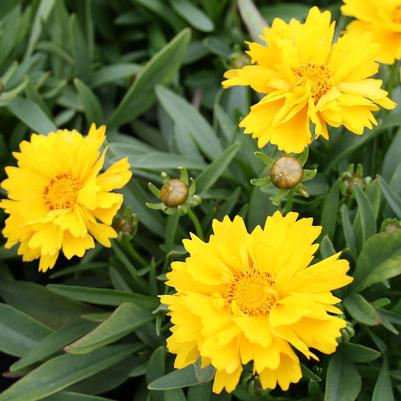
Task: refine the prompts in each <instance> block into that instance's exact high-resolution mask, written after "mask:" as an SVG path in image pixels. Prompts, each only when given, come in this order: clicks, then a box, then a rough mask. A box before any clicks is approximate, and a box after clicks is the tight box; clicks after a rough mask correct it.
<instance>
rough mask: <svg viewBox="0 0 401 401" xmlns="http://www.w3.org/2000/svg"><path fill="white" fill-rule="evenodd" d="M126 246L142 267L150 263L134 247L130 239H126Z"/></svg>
mask: <svg viewBox="0 0 401 401" xmlns="http://www.w3.org/2000/svg"><path fill="white" fill-rule="evenodd" d="M123 244H124V248H125V249H126V250H127V252H128V253H129V254H130V255H131V256H132V258H133V259H135V260H136V261H137V262H138V263H139V264H140V265H141V266H142V267H144V266H147V265H148V264H149V263H148V262H147V260H146V259H145V258H143V257H142V256H141V255H140V254H139V253H138V251H137V250H136V249H135V248H134V246H133V245H132V244H131V242H130V241H127V240H124V242H123Z"/></svg>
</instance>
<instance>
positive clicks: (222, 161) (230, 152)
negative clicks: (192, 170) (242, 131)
mask: <svg viewBox="0 0 401 401" xmlns="http://www.w3.org/2000/svg"><path fill="white" fill-rule="evenodd" d="M240 147H241V144H240V143H239V142H236V143H233V144H232V145H230V146H229V147H228V148H227V149H226V150H225V151H224V152H223V153H222V154H221V155H220V156H218V157H217V158H216V159H214V160H213V162H212V163H211V164H210V165H209V166H208V167H207V168H205V169H204V170H203V171H202V172H201V173H200V174H199V175H198V176H197V177H196V180H195V181H196V191H197V193H199V194H200V195H202V194H203V193H205V192H206V191H207V190H208V189H210V188H211V187H212V186H213V184H214V183H215V182H216V181H217V180H218V179H219V178H220V176H221V175H222V174H223V173H224V172H225V171H226V169H227V167H228V166H229V164H230V163H231V161H232V160H233V159H234V157H235V155H236V154H237V152H238V150H239V148H240Z"/></svg>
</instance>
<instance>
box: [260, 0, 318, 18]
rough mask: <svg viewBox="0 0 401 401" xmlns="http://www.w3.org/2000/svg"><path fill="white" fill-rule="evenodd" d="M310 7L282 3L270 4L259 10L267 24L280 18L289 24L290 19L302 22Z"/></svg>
mask: <svg viewBox="0 0 401 401" xmlns="http://www.w3.org/2000/svg"><path fill="white" fill-rule="evenodd" d="M309 9H310V7H309V6H308V5H306V4H299V3H287V2H286V3H284V4H271V5H268V6H264V7H262V8H261V9H260V11H261V13H262V14H263V16H264V17H265V18H266V20H267V22H269V23H271V22H273V20H274V18H281V19H283V20H284V21H286V22H289V21H290V20H291V18H295V19H297V20H303V19H305V17H306V16H307V15H308V11H309Z"/></svg>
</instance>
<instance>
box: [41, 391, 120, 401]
mask: <svg viewBox="0 0 401 401" xmlns="http://www.w3.org/2000/svg"><path fill="white" fill-rule="evenodd" d="M42 400H43V401H113V400H112V399H110V398H104V397H96V396H94V395H88V394H78V393H73V392H67V391H61V392H60V393H57V394H53V395H51V396H50V397H46V398H42Z"/></svg>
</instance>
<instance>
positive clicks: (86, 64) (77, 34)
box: [68, 14, 91, 81]
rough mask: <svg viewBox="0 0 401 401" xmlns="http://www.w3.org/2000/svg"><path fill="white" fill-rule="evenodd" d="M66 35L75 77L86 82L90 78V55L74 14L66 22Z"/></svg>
mask: <svg viewBox="0 0 401 401" xmlns="http://www.w3.org/2000/svg"><path fill="white" fill-rule="evenodd" d="M68 33H69V37H70V42H71V48H72V55H73V58H74V62H75V69H76V73H75V74H76V76H77V77H79V78H80V79H82V80H84V81H87V80H89V77H90V70H91V68H90V67H91V55H90V51H89V47H88V44H87V41H86V39H85V37H84V35H83V33H82V29H81V26H80V24H79V21H78V18H77V16H76V15H75V14H71V15H70V18H69V21H68Z"/></svg>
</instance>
